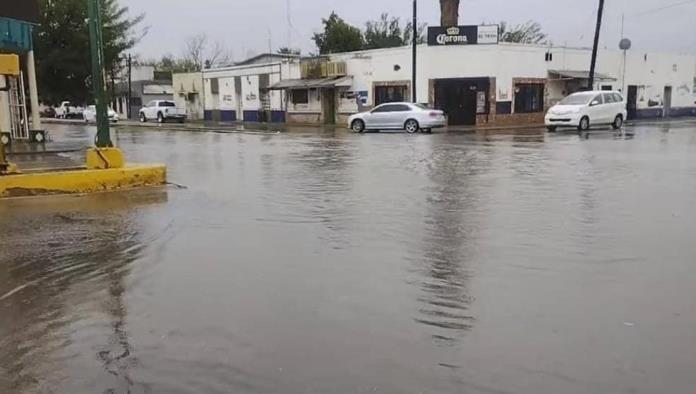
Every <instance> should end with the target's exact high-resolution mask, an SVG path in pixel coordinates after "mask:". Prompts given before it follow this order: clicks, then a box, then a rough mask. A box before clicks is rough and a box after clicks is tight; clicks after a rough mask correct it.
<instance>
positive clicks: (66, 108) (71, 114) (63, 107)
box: [54, 101, 85, 119]
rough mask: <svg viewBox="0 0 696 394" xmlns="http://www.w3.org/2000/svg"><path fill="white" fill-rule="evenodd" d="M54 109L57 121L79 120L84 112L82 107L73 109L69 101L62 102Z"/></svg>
mask: <svg viewBox="0 0 696 394" xmlns="http://www.w3.org/2000/svg"><path fill="white" fill-rule="evenodd" d="M54 109H55V111H56V118H58V119H80V118H82V114H83V112H84V111H85V109H84V108H82V107H74V106H73V105H72V104H71V103H70V101H63V102H62V103H60V105H59V106H58V107H56V108H54Z"/></svg>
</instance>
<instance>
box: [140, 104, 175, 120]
mask: <svg viewBox="0 0 696 394" xmlns="http://www.w3.org/2000/svg"><path fill="white" fill-rule="evenodd" d="M139 116H140V121H141V122H143V123H145V122H147V121H148V120H150V119H153V120H154V119H156V120H157V122H158V123H164V122H166V121H168V120H176V121H177V122H179V123H184V121H186V110H185V109H183V108H177V106H176V104H174V102H173V101H168V100H155V101H150V102H149V103H147V105H146V106H144V107H143V108H141V109H140V113H139Z"/></svg>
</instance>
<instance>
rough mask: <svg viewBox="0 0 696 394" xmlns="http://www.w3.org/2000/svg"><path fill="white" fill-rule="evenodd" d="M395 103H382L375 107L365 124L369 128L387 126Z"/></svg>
mask: <svg viewBox="0 0 696 394" xmlns="http://www.w3.org/2000/svg"><path fill="white" fill-rule="evenodd" d="M392 107H393V105H391V104H382V105H380V106H378V107H376V108H375V109H373V110H372V111H371V112H370V114H369V116H367V117H366V122H365V124H366V125H367V128H370V129H383V128H387V127H388V124H389V116H391V111H392Z"/></svg>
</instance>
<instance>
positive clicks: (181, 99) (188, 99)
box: [172, 72, 205, 120]
mask: <svg viewBox="0 0 696 394" xmlns="http://www.w3.org/2000/svg"><path fill="white" fill-rule="evenodd" d="M172 86H173V88H174V102H175V103H176V106H177V107H178V108H185V109H186V116H187V118H188V119H189V120H203V116H204V109H205V108H204V105H203V73H201V72H192V73H187V74H174V75H173V77H172Z"/></svg>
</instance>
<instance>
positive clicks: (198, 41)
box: [182, 34, 231, 71]
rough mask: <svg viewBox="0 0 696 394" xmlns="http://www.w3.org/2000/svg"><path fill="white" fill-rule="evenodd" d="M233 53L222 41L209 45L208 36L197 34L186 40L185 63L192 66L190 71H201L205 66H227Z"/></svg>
mask: <svg viewBox="0 0 696 394" xmlns="http://www.w3.org/2000/svg"><path fill="white" fill-rule="evenodd" d="M230 59H231V55H230V53H229V51H227V50H226V49H225V46H224V45H223V44H222V43H221V42H220V41H215V43H214V44H213V46H212V47H211V46H210V45H209V40H208V36H207V35H205V34H197V35H195V36H191V37H189V38H187V39H186V41H185V42H184V56H183V59H182V61H183V63H184V64H188V65H191V66H192V70H190V71H201V70H203V69H204V68H211V67H215V66H225V65H228V64H229V63H230V61H231V60H230Z"/></svg>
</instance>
